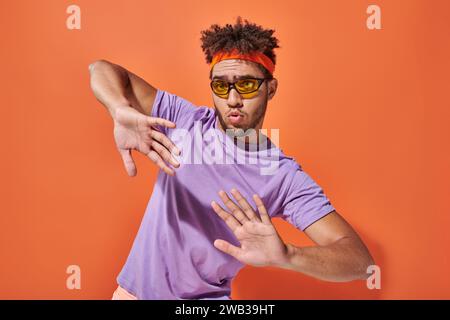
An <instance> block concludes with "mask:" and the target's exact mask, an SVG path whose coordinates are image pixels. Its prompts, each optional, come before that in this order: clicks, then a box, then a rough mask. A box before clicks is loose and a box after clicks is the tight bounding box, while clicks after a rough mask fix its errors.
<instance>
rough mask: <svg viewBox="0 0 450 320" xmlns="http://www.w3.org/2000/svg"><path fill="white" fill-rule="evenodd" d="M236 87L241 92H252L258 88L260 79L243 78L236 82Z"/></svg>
mask: <svg viewBox="0 0 450 320" xmlns="http://www.w3.org/2000/svg"><path fill="white" fill-rule="evenodd" d="M236 88H238V90H239V91H240V93H250V92H253V91H256V90H257V89H258V80H256V79H242V80H239V81H237V82H236Z"/></svg>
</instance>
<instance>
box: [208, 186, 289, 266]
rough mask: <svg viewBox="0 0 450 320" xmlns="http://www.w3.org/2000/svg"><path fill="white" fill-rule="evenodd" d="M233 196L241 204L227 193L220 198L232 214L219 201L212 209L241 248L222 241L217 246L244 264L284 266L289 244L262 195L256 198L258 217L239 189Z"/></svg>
mask: <svg viewBox="0 0 450 320" xmlns="http://www.w3.org/2000/svg"><path fill="white" fill-rule="evenodd" d="M231 194H232V195H233V197H234V198H235V200H236V201H237V203H238V204H236V203H235V202H234V201H233V200H231V199H230V198H229V197H228V195H227V194H226V193H225V192H224V191H220V192H219V196H220V198H221V199H222V201H223V203H224V204H225V206H226V207H227V208H228V210H229V211H230V212H227V211H225V210H224V209H223V208H222V207H221V206H220V205H219V204H217V203H216V202H215V201H213V202H212V203H211V206H212V207H213V209H214V211H215V212H216V213H217V214H218V215H219V216H220V218H222V220H223V221H225V223H226V224H227V226H228V227H229V228H230V229H231V230H232V231H233V233H234V235H235V236H236V238H237V239H238V240H239V242H240V244H241V247H240V248H239V247H236V246H234V245H232V244H231V243H229V242H227V241H225V240H221V239H217V240H216V241H214V246H215V247H216V248H217V249H219V250H221V251H223V252H225V253H227V254H229V255H231V256H233V257H235V258H236V259H238V260H239V261H241V262H242V263H245V264H249V265H253V266H259V267H261V266H275V265H279V264H280V263H283V261H284V260H285V259H286V251H287V248H286V245H285V244H284V242H283V241H282V240H281V238H280V236H279V235H278V232H277V231H276V229H275V227H274V226H273V224H272V221H271V219H270V216H269V214H268V213H267V211H266V208H265V206H264V204H263V202H262V200H261V199H260V198H259V196H258V195H253V199H254V201H255V203H256V206H257V208H258V211H259V213H260V214H257V213H256V212H255V211H254V210H253V208H252V207H251V206H250V204H249V203H248V202H247V200H246V199H245V198H244V197H243V196H242V195H241V193H240V192H239V191H238V190H236V189H232V190H231Z"/></svg>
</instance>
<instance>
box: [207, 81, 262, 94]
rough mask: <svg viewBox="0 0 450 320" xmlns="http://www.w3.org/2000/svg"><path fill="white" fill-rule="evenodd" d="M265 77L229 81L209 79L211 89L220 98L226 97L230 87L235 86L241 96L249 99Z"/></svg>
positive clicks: (255, 92) (256, 92)
mask: <svg viewBox="0 0 450 320" xmlns="http://www.w3.org/2000/svg"><path fill="white" fill-rule="evenodd" d="M266 79H267V78H263V79H258V78H245V79H239V80H237V81H236V82H233V83H230V82H227V81H225V80H221V79H214V80H212V81H211V89H212V91H213V92H214V94H215V95H216V96H218V97H220V98H224V99H228V94H229V92H230V90H231V88H235V89H236V91H237V92H239V93H240V95H241V96H242V98H244V99H250V98H253V97H254V96H256V95H257V94H258V89H259V87H260V86H261V84H262V83H263V82H264V81H265V80H266Z"/></svg>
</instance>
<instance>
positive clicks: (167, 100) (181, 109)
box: [151, 89, 199, 134]
mask: <svg viewBox="0 0 450 320" xmlns="http://www.w3.org/2000/svg"><path fill="white" fill-rule="evenodd" d="M198 110H199V107H197V106H195V105H194V104H193V103H192V102H190V101H188V100H186V99H184V98H181V97H179V96H177V95H175V94H173V93H170V92H168V91H165V90H161V89H157V92H156V97H155V101H154V103H153V107H152V111H151V116H152V117H156V118H163V119H166V120H169V121H172V122H174V123H175V124H176V125H177V128H186V127H187V126H189V122H192V117H193V114H194V113H195V112H196V111H198ZM160 130H161V131H162V132H163V133H165V134H167V128H165V127H161V128H160Z"/></svg>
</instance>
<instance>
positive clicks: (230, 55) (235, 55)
mask: <svg viewBox="0 0 450 320" xmlns="http://www.w3.org/2000/svg"><path fill="white" fill-rule="evenodd" d="M226 59H241V60H248V61H253V62H256V63H259V64H261V65H262V66H264V68H266V69H267V70H268V71H269V72H270V74H273V72H274V71H275V65H274V64H273V62H272V60H270V58H269V57H268V56H266V55H265V54H264V53H262V52H260V51H253V52H250V53H247V54H243V53H239V51H238V50H237V49H233V50H232V51H231V52H225V51H219V52H218V53H216V54H215V55H214V57H213V59H212V61H211V64H210V66H211V70H212V68H213V67H214V65H215V64H216V63H217V62H219V61H222V60H226Z"/></svg>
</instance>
